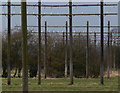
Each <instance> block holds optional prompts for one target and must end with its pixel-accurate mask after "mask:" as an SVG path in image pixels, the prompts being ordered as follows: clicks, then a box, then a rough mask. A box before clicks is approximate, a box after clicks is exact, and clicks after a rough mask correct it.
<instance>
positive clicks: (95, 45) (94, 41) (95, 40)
mask: <svg viewBox="0 0 120 93" xmlns="http://www.w3.org/2000/svg"><path fill="white" fill-rule="evenodd" d="M94 46H95V49H96V32H94Z"/></svg>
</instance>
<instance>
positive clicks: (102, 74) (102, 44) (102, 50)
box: [100, 0, 104, 85]
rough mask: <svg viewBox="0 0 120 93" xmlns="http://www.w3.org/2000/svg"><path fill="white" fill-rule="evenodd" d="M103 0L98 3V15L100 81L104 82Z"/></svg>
mask: <svg viewBox="0 0 120 93" xmlns="http://www.w3.org/2000/svg"><path fill="white" fill-rule="evenodd" d="M103 10H104V8H103V0H101V5H100V11H101V14H100V17H101V62H100V78H101V80H100V83H101V84H102V85H103V84H104V15H103V13H104V12H103Z"/></svg>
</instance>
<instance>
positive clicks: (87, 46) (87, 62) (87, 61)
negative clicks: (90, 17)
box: [86, 21, 89, 78]
mask: <svg viewBox="0 0 120 93" xmlns="http://www.w3.org/2000/svg"><path fill="white" fill-rule="evenodd" d="M88 64H89V22H88V21H87V42H86V78H88V70H89V69H88Z"/></svg>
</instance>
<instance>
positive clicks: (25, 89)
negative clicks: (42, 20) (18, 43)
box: [21, 1, 28, 93]
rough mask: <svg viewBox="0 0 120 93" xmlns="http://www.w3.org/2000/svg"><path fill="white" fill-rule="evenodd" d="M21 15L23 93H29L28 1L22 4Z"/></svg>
mask: <svg viewBox="0 0 120 93" xmlns="http://www.w3.org/2000/svg"><path fill="white" fill-rule="evenodd" d="M21 4H22V7H21V13H22V18H21V19H22V20H21V23H22V24H21V25H22V67H23V72H22V74H23V81H22V87H23V93H28V58H27V14H26V13H27V12H26V11H27V9H26V1H23V2H21Z"/></svg>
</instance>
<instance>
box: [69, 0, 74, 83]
mask: <svg viewBox="0 0 120 93" xmlns="http://www.w3.org/2000/svg"><path fill="white" fill-rule="evenodd" d="M69 26H70V28H69V30H70V85H72V84H73V55H72V52H73V35H72V0H69Z"/></svg>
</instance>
